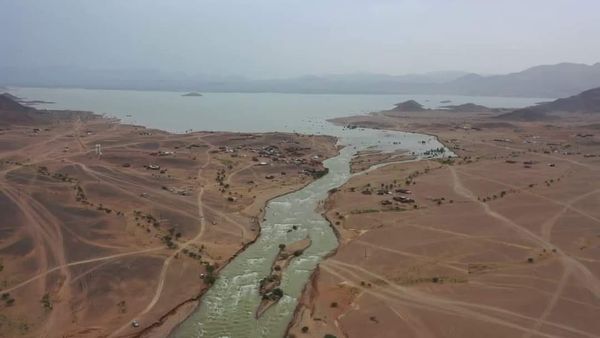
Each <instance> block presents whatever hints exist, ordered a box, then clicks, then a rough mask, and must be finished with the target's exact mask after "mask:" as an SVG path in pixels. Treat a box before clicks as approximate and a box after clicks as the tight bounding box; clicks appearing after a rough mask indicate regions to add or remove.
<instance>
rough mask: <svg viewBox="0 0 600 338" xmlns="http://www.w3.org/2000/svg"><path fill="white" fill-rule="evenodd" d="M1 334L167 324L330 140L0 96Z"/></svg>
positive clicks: (138, 329)
mask: <svg viewBox="0 0 600 338" xmlns="http://www.w3.org/2000/svg"><path fill="white" fill-rule="evenodd" d="M0 100H1V102H0V206H1V207H0V220H1V222H0V233H1V236H0V294H1V296H0V297H1V303H0V309H1V310H0V336H1V337H41V336H44V337H133V336H154V337H159V336H165V335H166V334H167V333H168V332H169V331H170V330H171V329H172V327H173V326H174V325H176V324H177V323H178V322H179V321H181V320H182V319H184V318H185V317H186V316H187V314H189V313H190V312H191V311H192V310H193V309H194V308H195V307H196V305H197V303H198V301H199V299H200V296H201V295H202V293H203V291H204V290H206V289H207V288H208V287H209V286H210V285H211V284H212V282H213V281H214V278H216V276H217V275H218V271H219V269H220V268H221V267H223V266H224V265H225V264H226V263H227V262H228V261H229V260H231V259H232V258H233V257H234V256H235V254H236V253H237V252H239V251H240V250H242V249H243V248H244V247H245V246H246V245H249V244H250V243H252V242H253V241H254V240H255V239H256V238H257V236H258V235H259V233H260V228H259V219H260V218H261V215H262V212H263V208H264V206H265V204H266V202H267V201H268V200H269V199H271V198H274V197H276V196H279V195H281V194H285V193H287V192H290V191H294V190H297V189H299V188H301V187H302V186H304V185H306V184H308V183H309V182H312V181H313V180H314V179H315V178H316V177H317V176H318V175H319V172H320V171H321V170H323V166H322V162H321V161H322V160H323V159H325V158H328V157H331V156H333V155H335V154H336V153H337V148H336V146H335V139H334V138H332V137H329V136H311V135H300V134H285V133H266V134H249V133H248V134H245V133H224V132H197V133H187V134H173V133H168V132H165V131H160V130H154V129H147V128H144V127H140V126H134V125H125V124H121V123H119V121H117V120H113V119H108V118H104V117H101V116H98V115H94V114H92V113H88V112H72V111H41V110H36V109H33V108H28V107H24V106H22V105H20V104H18V103H17V102H15V101H13V100H12V99H11V98H10V97H8V96H0Z"/></svg>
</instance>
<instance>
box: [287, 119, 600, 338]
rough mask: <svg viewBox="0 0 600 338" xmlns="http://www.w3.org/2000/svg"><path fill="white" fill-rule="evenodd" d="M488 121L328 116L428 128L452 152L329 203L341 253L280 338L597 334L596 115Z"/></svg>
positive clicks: (599, 139) (359, 180)
mask: <svg viewBox="0 0 600 338" xmlns="http://www.w3.org/2000/svg"><path fill="white" fill-rule="evenodd" d="M491 115H492V114H491V113H481V114H478V113H451V112H431V111H426V112H417V113H396V114H389V113H388V114H385V115H384V114H374V115H372V116H360V117H350V118H346V119H338V120H337V121H336V122H337V123H340V124H342V125H358V126H365V127H367V126H368V127H380V128H386V129H387V128H391V129H399V130H408V131H416V132H424V133H429V134H434V135H437V136H438V137H439V139H440V140H441V141H442V142H443V143H444V144H446V145H447V146H448V147H449V148H451V149H452V150H453V151H454V152H456V154H457V155H458V158H455V159H454V160H452V161H423V162H410V163H403V164H390V165H387V166H384V167H382V168H379V169H377V170H373V171H370V172H369V173H368V174H362V175H358V176H355V177H353V178H352V179H351V180H350V181H349V182H347V184H345V185H344V186H343V187H341V188H340V189H339V190H338V191H336V192H334V193H333V194H331V195H330V198H329V200H328V201H327V203H326V215H327V217H328V218H329V219H330V221H331V222H332V224H333V225H334V227H335V228H336V230H337V232H338V233H339V236H340V242H341V245H340V247H339V249H338V250H337V252H336V253H335V254H334V255H333V256H331V257H330V258H328V259H326V260H325V261H324V262H323V263H321V264H320V267H319V270H318V272H317V273H316V274H315V276H314V278H313V282H312V284H311V285H309V286H308V288H307V290H306V292H305V293H304V295H303V299H302V301H301V304H302V305H301V306H300V307H299V309H298V312H297V315H296V318H295V321H294V322H293V323H292V324H291V327H290V330H289V336H290V337H296V338H298V337H324V336H326V335H333V336H336V337H378V338H380V337H488V338H491V337H524V338H525V337H529V338H534V337H535V338H538V337H600V321H598V318H600V208H598V205H600V179H599V177H600V128H598V126H599V125H600V124H598V122H599V121H600V118H599V117H597V115H596V116H594V115H584V114H582V115H570V116H569V117H564V118H563V119H561V120H553V121H547V122H538V123H533V122H531V123H526V122H506V121H498V120H496V119H492V118H490V117H491ZM382 159H383V158H382ZM329 337H330V336H329Z"/></svg>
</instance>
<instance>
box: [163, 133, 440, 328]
mask: <svg viewBox="0 0 600 338" xmlns="http://www.w3.org/2000/svg"><path fill="white" fill-rule="evenodd" d="M337 134H338V135H337V136H339V137H340V143H341V144H342V145H344V146H345V147H344V148H343V149H342V150H341V151H340V153H339V155H338V156H336V157H333V158H331V159H328V160H326V161H325V162H324V165H325V167H327V168H328V169H329V173H328V174H327V175H325V176H323V177H322V178H320V179H318V180H317V181H315V182H313V183H311V184H309V185H308V186H306V187H305V188H303V189H301V190H299V191H296V192H294V193H290V194H287V195H285V196H281V197H279V198H276V199H273V200H272V201H270V202H269V203H268V205H267V208H266V213H265V218H264V221H263V222H261V233H260V237H259V239H258V240H257V241H256V242H255V243H254V244H252V245H251V246H250V247H248V248H247V249H246V250H245V251H244V252H243V253H241V254H240V255H239V256H237V257H236V258H235V259H234V260H233V262H231V263H230V264H229V265H227V266H226V267H225V268H224V269H223V270H222V271H220V273H219V278H218V279H217V281H216V283H215V284H214V285H213V286H212V287H211V288H210V289H209V290H208V292H207V293H206V294H205V295H204V296H203V298H202V303H201V305H200V307H199V308H198V309H197V310H196V311H195V312H194V313H193V314H192V315H191V316H190V317H189V318H188V319H187V320H186V321H184V322H183V323H182V324H181V325H180V326H179V327H178V328H177V330H176V331H175V332H174V333H173V334H172V336H173V337H210V338H223V337H231V338H242V337H248V338H255V337H269V338H271V337H272V338H281V337H283V336H284V334H285V330H286V328H287V325H288V323H289V322H290V321H291V319H292V316H293V313H294V310H295V308H296V305H297V299H298V298H299V297H300V295H301V292H302V290H303V288H304V285H305V284H306V283H307V282H308V280H309V277H310V275H311V273H312V272H313V270H314V269H315V268H316V266H317V264H318V263H319V262H320V261H321V260H322V259H323V257H324V256H325V255H327V254H328V253H330V252H332V251H333V250H334V249H335V248H336V246H337V244H338V243H337V239H336V237H335V234H334V232H333V230H332V228H331V225H330V224H329V222H328V221H327V220H326V219H325V218H324V217H323V216H322V215H321V214H320V212H319V211H318V209H319V204H320V203H321V202H322V201H324V200H325V199H326V198H327V195H328V192H329V190H331V189H333V188H337V187H339V186H341V185H342V184H344V183H345V182H346V181H347V180H348V179H349V178H350V176H351V174H350V166H349V162H350V160H351V159H352V157H353V155H354V154H355V153H356V152H357V151H360V150H364V149H367V148H368V149H379V150H381V151H394V150H397V149H404V150H407V151H410V153H415V154H416V155H418V156H424V155H423V153H424V152H425V151H427V150H430V149H434V148H440V147H443V146H442V145H441V144H440V143H439V142H438V141H437V140H436V139H435V138H433V137H431V136H427V135H421V134H412V133H402V132H387V131H376V130H343V129H341V128H339V129H337ZM449 154H450V153H449V152H447V153H446V155H449ZM294 228H296V230H294ZM307 236H308V237H309V238H310V239H311V241H312V243H311V246H310V247H308V249H307V250H305V251H304V252H303V254H302V255H301V256H299V257H296V258H294V259H293V260H292V262H291V264H290V265H289V266H288V268H287V269H286V270H285V271H284V272H283V277H282V281H281V285H280V288H281V289H282V290H283V292H284V296H283V298H281V299H280V300H279V302H278V303H277V304H276V305H274V306H272V307H271V308H269V309H268V310H267V311H266V312H265V313H264V314H263V315H262V316H261V317H260V318H259V319H258V320H256V318H255V314H256V311H257V308H258V306H259V304H260V302H261V296H260V294H259V282H260V280H261V279H263V278H265V277H267V276H268V275H269V274H270V271H271V266H272V263H273V261H274V259H275V257H276V256H277V254H278V252H279V248H278V246H279V244H290V243H293V242H295V241H298V240H301V239H303V238H306V237H307Z"/></svg>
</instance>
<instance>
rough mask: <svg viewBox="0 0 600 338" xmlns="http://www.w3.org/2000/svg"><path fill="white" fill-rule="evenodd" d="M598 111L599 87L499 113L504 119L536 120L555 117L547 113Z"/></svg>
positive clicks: (599, 101)
mask: <svg viewBox="0 0 600 338" xmlns="http://www.w3.org/2000/svg"><path fill="white" fill-rule="evenodd" d="M553 112H554V113H557V112H561V113H590V114H593V113H600V87H598V88H594V89H590V90H586V91H584V92H582V93H580V94H577V95H573V96H571V97H567V98H564V99H558V100H554V101H552V102H546V103H541V104H538V105H536V106H532V107H527V108H523V109H517V110H515V111H513V112H510V113H506V114H502V115H499V116H498V117H497V118H499V119H504V120H520V121H536V120H547V119H550V118H555V117H554V116H552V115H549V114H548V113H553Z"/></svg>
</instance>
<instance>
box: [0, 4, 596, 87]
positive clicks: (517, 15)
mask: <svg viewBox="0 0 600 338" xmlns="http://www.w3.org/2000/svg"><path fill="white" fill-rule="evenodd" d="M0 8H2V11H1V12H0V30H2V31H3V32H5V33H4V34H2V35H0V46H2V49H3V51H4V52H3V53H0V69H2V68H16V69H44V68H55V69H61V68H64V69H92V70H106V69H110V70H128V71H139V72H140V73H144V72H147V71H154V72H158V73H166V74H175V75H176V76H182V77H187V76H196V75H198V74H203V75H207V76H217V77H226V76H241V77H247V78H252V79H266V78H284V77H296V76H304V75H311V74H312V75H321V74H348V73H378V74H394V75H398V74H410V73H426V72H436V71H447V70H460V71H466V72H475V73H480V74H500V73H510V72H516V71H520V70H523V69H526V68H528V67H531V66H535V65H539V64H556V63H560V62H577V63H586V64H594V63H596V62H598V61H599V60H600V44H598V43H597V41H596V37H597V36H599V35H600V25H599V24H598V22H597V13H598V12H599V11H600V4H599V3H598V2H595V1H591V0H582V1H576V2H573V1H562V0H561V1H540V0H534V1H527V2H522V1H516V0H510V1H503V2H502V3H500V2H487V1H486V2H482V1H473V0H456V1H441V0H429V1H414V0H410V1H391V0H377V1H368V2H366V1H341V0H335V1H329V2H317V1H287V2H281V1H274V0H260V1H241V0H237V1H229V2H226V3H225V2H222V1H191V0H180V1H158V2H153V3H152V4H148V3H147V2H145V1H141V0H132V1H126V2H124V1H116V0H108V1H102V2H91V1H74V0H57V1H52V2H41V1H34V0H24V1H7V0H0ZM557 18H562V20H560V21H557Z"/></svg>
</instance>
